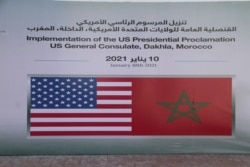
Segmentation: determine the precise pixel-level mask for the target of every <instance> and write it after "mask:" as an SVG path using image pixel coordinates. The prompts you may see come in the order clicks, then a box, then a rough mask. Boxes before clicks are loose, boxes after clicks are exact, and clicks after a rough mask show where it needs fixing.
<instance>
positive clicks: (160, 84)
mask: <svg viewBox="0 0 250 167" xmlns="http://www.w3.org/2000/svg"><path fill="white" fill-rule="evenodd" d="M29 83H30V84H29V98H28V103H29V105H28V106H29V107H28V127H29V135H30V136H110V135H111V136H186V135H187V136H232V133H233V132H232V129H233V102H232V99H233V98H232V77H189V78H187V77H185V78H177V77H172V78H169V77H162V78H158V77H78V76H77V77H76V76H31V77H29Z"/></svg>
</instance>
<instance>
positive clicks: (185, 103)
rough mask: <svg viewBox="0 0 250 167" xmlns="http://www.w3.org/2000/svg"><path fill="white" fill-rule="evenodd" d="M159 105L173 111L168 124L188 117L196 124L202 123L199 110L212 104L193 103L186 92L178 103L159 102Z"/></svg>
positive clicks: (182, 93) (183, 92)
mask: <svg viewBox="0 0 250 167" xmlns="http://www.w3.org/2000/svg"><path fill="white" fill-rule="evenodd" d="M158 104H159V105H161V106H163V107H165V108H167V109H169V110H171V113H170V116H169V118H168V120H167V122H172V121H174V120H176V119H179V118H181V117H187V118H189V119H191V120H193V121H195V122H198V123H201V120H200V118H199V116H198V114H197V112H196V111H197V110H199V109H200V108H202V107H205V106H207V105H208V104H210V103H209V102H191V100H190V99H189V97H188V95H187V93H186V92H185V91H182V92H181V95H180V96H179V99H178V100H177V102H159V103H158Z"/></svg>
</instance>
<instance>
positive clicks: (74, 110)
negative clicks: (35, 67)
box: [28, 77, 132, 136]
mask: <svg viewBox="0 0 250 167" xmlns="http://www.w3.org/2000/svg"><path fill="white" fill-rule="evenodd" d="M29 103H30V104H29V105H30V107H29V122H28V124H29V134H30V136H81V135H129V134H130V133H131V132H132V82H131V81H130V80H129V79H125V80H124V79H121V78H120V79H119V78H90V77H89V78H87V77H30V98H29Z"/></svg>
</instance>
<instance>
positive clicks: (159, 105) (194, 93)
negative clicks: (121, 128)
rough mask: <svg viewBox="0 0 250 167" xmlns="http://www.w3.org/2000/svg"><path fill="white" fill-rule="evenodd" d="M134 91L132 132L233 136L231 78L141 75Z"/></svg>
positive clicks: (139, 133) (134, 84)
mask: <svg viewBox="0 0 250 167" xmlns="http://www.w3.org/2000/svg"><path fill="white" fill-rule="evenodd" d="M133 90H134V94H133V111H134V112H133V134H135V135H222V136H231V135H232V123H233V111H232V78H140V79H138V80H137V79H136V81H135V82H134V83H133ZM135 92H136V93H135Z"/></svg>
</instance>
